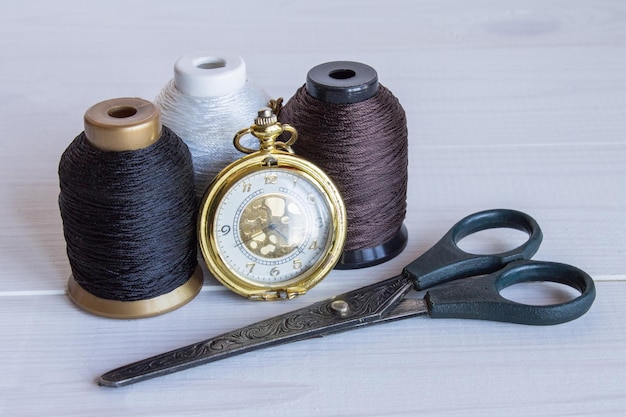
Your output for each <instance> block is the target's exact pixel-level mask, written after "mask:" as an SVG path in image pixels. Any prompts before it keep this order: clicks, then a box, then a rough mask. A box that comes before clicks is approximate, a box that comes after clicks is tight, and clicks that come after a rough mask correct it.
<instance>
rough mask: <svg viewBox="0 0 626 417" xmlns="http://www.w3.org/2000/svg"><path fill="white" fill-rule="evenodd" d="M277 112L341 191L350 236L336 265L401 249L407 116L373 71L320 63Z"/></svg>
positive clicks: (373, 260) (381, 258) (370, 261)
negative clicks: (295, 131) (292, 128)
mask: <svg viewBox="0 0 626 417" xmlns="http://www.w3.org/2000/svg"><path fill="white" fill-rule="evenodd" d="M279 119H280V121H281V122H283V123H289V124H291V125H292V126H294V127H295V128H296V129H297V130H298V134H299V139H298V142H297V143H296V144H295V145H294V150H295V152H296V153H297V154H299V155H301V156H303V157H305V158H307V159H309V160H311V161H312V162H314V163H316V164H317V165H318V166H320V167H321V168H322V169H324V170H325V171H326V172H327V173H328V175H329V176H330V177H331V178H332V179H333V180H334V181H335V183H336V184H337V187H338V188H339V190H340V191H341V192H342V195H343V198H344V200H345V204H346V210H347V215H348V237H347V239H346V245H345V248H344V253H343V256H342V258H341V260H340V262H339V264H338V265H337V268H338V269H354V268H362V267H367V266H372V265H376V264H380V263H382V262H385V261H387V260H389V259H391V258H393V257H395V256H397V255H398V254H399V253H400V252H402V250H403V249H404V248H405V246H406V243H407V239H408V236H407V230H406V227H405V226H404V225H403V221H404V217H405V214H406V187H407V181H408V170H407V165H408V133H407V126H406V117H405V114H404V110H403V109H402V107H401V106H400V103H399V102H398V100H397V99H396V98H395V97H394V96H393V94H391V92H390V91H389V90H387V89H386V88H385V87H383V86H382V85H380V84H379V83H378V75H377V73H376V71H375V70H374V69H373V68H372V67H370V66H368V65H365V64H361V63H358V62H349V61H337V62H328V63H325V64H321V65H318V66H316V67H314V68H312V69H311V70H310V71H309V72H308V74H307V80H306V84H305V85H304V86H303V87H301V88H300V89H299V90H298V91H297V92H296V94H294V96H293V97H292V98H291V99H290V100H289V101H288V102H287V103H286V104H285V106H284V107H283V108H282V110H281V111H280V114H279Z"/></svg>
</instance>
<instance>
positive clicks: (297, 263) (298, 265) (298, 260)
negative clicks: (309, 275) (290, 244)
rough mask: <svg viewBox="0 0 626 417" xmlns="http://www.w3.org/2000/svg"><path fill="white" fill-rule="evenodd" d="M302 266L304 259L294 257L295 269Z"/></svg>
mask: <svg viewBox="0 0 626 417" xmlns="http://www.w3.org/2000/svg"><path fill="white" fill-rule="evenodd" d="M300 268H302V261H301V260H300V259H299V258H298V259H294V260H293V269H300Z"/></svg>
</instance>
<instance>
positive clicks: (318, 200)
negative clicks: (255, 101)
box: [198, 108, 347, 300]
mask: <svg viewBox="0 0 626 417" xmlns="http://www.w3.org/2000/svg"><path fill="white" fill-rule="evenodd" d="M283 133H285V135H287V133H288V134H290V137H289V139H288V140H287V141H281V140H278V137H279V136H281V135H282V134H283ZM248 134H251V135H252V136H254V137H256V138H257V139H258V143H259V145H258V149H253V148H251V147H248V146H246V145H244V143H247V142H243V141H242V138H243V137H244V136H247V135H248ZM297 137H298V134H297V131H296V130H295V129H294V128H293V127H292V126H290V125H287V124H281V123H279V122H278V121H277V118H276V115H275V114H274V113H273V112H272V110H271V109H270V108H263V109H261V110H259V113H258V117H256V119H255V120H254V124H253V125H252V126H250V127H248V128H246V129H242V130H240V131H239V132H237V134H236V135H235V137H234V139H233V143H234V146H235V147H236V148H237V149H238V150H240V151H241V152H244V153H247V154H249V155H246V156H244V157H243V158H241V159H239V160H237V161H235V162H233V163H231V164H230V165H228V166H227V167H226V168H224V170H222V171H221V172H220V173H219V174H218V175H217V176H216V177H215V179H214V180H213V181H212V183H211V184H210V186H209V188H208V189H207V191H206V192H205V194H204V197H203V199H202V203H201V205H200V212H199V220H198V226H199V230H198V238H199V242H200V249H201V251H202V256H203V257H204V260H205V261H206V264H207V267H208V268H209V271H210V272H211V273H212V274H213V276H215V278H217V280H218V281H220V282H221V283H222V284H224V285H225V286H226V287H228V288H229V289H230V290H232V291H234V292H236V293H237V294H240V295H242V296H245V297H248V298H249V299H253V300H276V299H291V298H294V297H296V296H298V295H302V294H304V293H306V292H307V291H308V290H309V289H311V288H312V287H313V286H315V285H316V284H318V283H319V282H320V281H321V280H322V279H323V278H324V277H325V276H326V275H327V274H328V273H329V272H330V271H331V270H332V269H333V268H334V267H335V265H336V264H337V262H338V261H339V258H340V257H341V254H342V250H343V245H344V242H345V238H346V230H347V226H346V209H345V206H344V203H343V200H342V198H341V195H340V193H339V191H338V190H337V187H336V186H335V184H334V183H333V182H332V180H331V179H330V178H329V177H328V176H327V175H326V174H325V173H324V172H323V171H322V170H321V169H320V168H319V167H317V166H316V165H314V164H313V163H311V162H309V161H307V160H305V159H304V158H301V157H299V156H297V155H295V154H294V153H293V151H292V149H291V145H293V143H294V142H295V141H296V139H297ZM255 142H256V141H255Z"/></svg>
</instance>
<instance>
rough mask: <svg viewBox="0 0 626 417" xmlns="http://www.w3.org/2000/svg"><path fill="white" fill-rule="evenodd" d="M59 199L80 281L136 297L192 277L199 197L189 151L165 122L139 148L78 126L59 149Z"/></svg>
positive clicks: (95, 289) (101, 292)
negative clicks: (123, 147) (118, 147)
mask: <svg viewBox="0 0 626 417" xmlns="http://www.w3.org/2000/svg"><path fill="white" fill-rule="evenodd" d="M59 179H60V188H61V192H60V194H59V207H60V210H61V217H62V219H63V232H64V234H65V240H66V242H67V255H68V258H69V261H70V266H71V269H72V274H73V275H74V279H75V280H76V282H77V283H78V284H80V286H81V287H83V289H85V290H86V291H88V292H89V293H91V294H93V295H96V296H98V297H100V298H105V299H111V300H120V301H136V300H145V299H150V298H154V297H156V296H159V295H163V294H166V293H168V292H170V291H172V290H174V289H176V288H178V287H179V286H181V285H182V284H184V283H185V282H187V280H188V279H189V278H190V277H191V275H192V274H193V271H194V269H195V267H196V264H197V258H196V197H195V191H194V188H193V168H192V163H191V155H190V153H189V150H188V148H187V145H185V144H184V143H183V142H182V141H181V140H180V139H179V138H178V137H177V136H176V135H175V134H174V133H172V132H171V131H170V130H169V129H168V128H166V127H163V133H162V136H161V138H160V139H159V140H158V141H156V142H155V143H153V144H152V145H150V146H149V147H147V148H144V149H140V150H136V151H124V152H106V151H102V150H99V149H96V148H94V147H93V146H92V145H91V144H90V143H89V142H88V140H87V138H86V137H85V134H84V133H81V134H80V135H78V137H76V139H74V141H73V142H72V143H71V144H70V146H69V147H68V148H67V149H66V151H65V152H64V153H63V155H62V157H61V161H60V164H59Z"/></svg>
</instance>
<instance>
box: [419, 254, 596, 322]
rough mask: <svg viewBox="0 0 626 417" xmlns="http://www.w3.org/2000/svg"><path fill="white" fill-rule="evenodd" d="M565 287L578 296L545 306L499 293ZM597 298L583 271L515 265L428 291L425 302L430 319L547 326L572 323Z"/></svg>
mask: <svg viewBox="0 0 626 417" xmlns="http://www.w3.org/2000/svg"><path fill="white" fill-rule="evenodd" d="M535 281H549V282H556V283H559V284H565V285H568V286H570V287H572V288H575V289H576V290H578V291H580V295H579V296H578V297H576V298H574V299H572V300H569V301H567V302H565V303H560V304H552V305H545V306H537V305H528V304H522V303H517V302H515V301H511V300H508V299H506V298H504V297H502V296H501V295H500V291H502V290H503V289H504V288H506V287H508V286H511V285H513V284H518V283H522V282H535ZM595 296H596V291H595V286H594V284H593V280H592V279H591V277H590V276H589V275H588V274H587V273H585V272H584V271H582V270H580V269H578V268H576V267H574V266H571V265H566V264H560V263H555V262H538V261H528V260H522V261H516V262H513V263H511V264H509V265H508V266H507V267H505V268H504V269H502V270H501V271H498V272H495V273H493V274H490V275H487V276H482V277H476V278H472V279H468V280H466V281H463V282H460V283H458V284H454V285H450V286H447V287H444V288H437V289H433V290H430V291H428V293H427V294H426V297H425V299H426V302H427V305H428V310H429V314H430V316H431V317H433V318H463V319H478V320H491V321H503V322H509V323H520V324H531V325H549V324H559V323H565V322H567V321H570V320H574V319H576V318H578V317H580V316H582V315H583V314H585V313H586V312H587V310H589V308H590V307H591V304H593V301H594V299H595Z"/></svg>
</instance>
